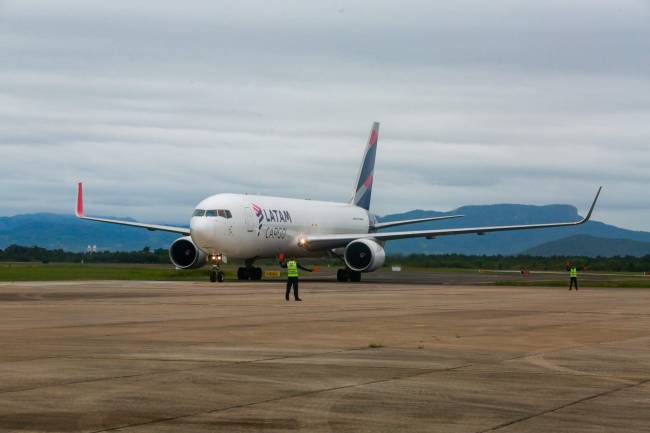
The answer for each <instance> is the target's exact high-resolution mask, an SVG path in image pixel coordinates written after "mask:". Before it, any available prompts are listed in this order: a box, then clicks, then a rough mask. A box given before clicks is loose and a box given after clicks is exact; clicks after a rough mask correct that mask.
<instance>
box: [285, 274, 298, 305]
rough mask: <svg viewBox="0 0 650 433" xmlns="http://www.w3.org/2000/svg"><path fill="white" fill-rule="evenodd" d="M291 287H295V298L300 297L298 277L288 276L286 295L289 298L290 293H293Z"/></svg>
mask: <svg viewBox="0 0 650 433" xmlns="http://www.w3.org/2000/svg"><path fill="white" fill-rule="evenodd" d="M291 287H293V297H294V299H299V298H300V296H298V277H289V278H287V293H286V294H285V295H284V297H285V298H286V299H287V301H288V300H289V295H290V294H291Z"/></svg>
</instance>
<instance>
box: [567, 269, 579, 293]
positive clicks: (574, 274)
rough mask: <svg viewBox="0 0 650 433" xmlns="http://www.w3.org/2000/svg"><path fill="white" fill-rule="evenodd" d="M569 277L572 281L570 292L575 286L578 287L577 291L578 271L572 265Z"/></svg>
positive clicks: (570, 282) (570, 281)
mask: <svg viewBox="0 0 650 433" xmlns="http://www.w3.org/2000/svg"><path fill="white" fill-rule="evenodd" d="M569 276H570V277H571V279H570V280H569V290H571V289H572V288H573V286H574V285H575V286H576V290H578V269H576V267H575V266H574V265H571V269H569Z"/></svg>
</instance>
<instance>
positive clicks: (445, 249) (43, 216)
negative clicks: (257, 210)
mask: <svg viewBox="0 0 650 433" xmlns="http://www.w3.org/2000/svg"><path fill="white" fill-rule="evenodd" d="M455 214H462V215H464V217H463V218H460V219H457V220H449V221H439V222H428V223H421V224H415V225H412V226H409V227H408V230H425V229H442V228H452V227H476V226H493V225H510V224H532V223H551V222H560V221H571V220H578V219H579V218H580V216H579V215H578V211H577V209H576V208H575V207H573V206H569V205H548V206H531V205H519V204H497V205H482V206H463V207H460V208H458V209H454V210H453V211H449V212H438V211H426V210H413V211H409V212H404V213H399V214H392V215H386V216H383V217H381V218H380V220H381V221H382V222H386V221H395V220H400V219H414V218H424V217H429V216H444V215H455ZM122 219H124V218H122ZM403 229H404V227H398V228H394V229H391V230H395V231H396V230H403ZM177 237H178V235H175V234H171V233H163V232H150V231H147V230H142V229H137V228H131V227H124V226H116V225H112V224H102V223H97V222H89V221H81V220H79V219H77V218H75V217H74V216H72V215H60V214H51V213H38V214H26V215H16V216H12V217H0V248H4V247H6V246H8V245H11V244H19V245H25V246H32V245H37V246H41V247H45V248H49V249H55V248H62V249H64V250H68V251H83V250H85V249H86V248H87V246H88V245H97V248H98V249H99V250H112V251H118V250H119V251H131V250H140V249H142V248H143V247H144V246H149V247H151V248H167V247H168V246H169V244H170V243H171V242H172V241H173V240H174V239H176V238H177ZM625 241H629V242H625ZM645 243H648V244H649V245H650V232H643V231H633V230H627V229H623V228H619V227H616V226H613V225H609V224H605V223H602V222H598V221H589V222H588V223H586V224H584V225H581V226H578V227H567V228H564V227H563V228H555V229H544V230H530V231H514V232H500V233H488V234H486V235H485V236H477V235H460V236H440V237H437V238H435V239H432V240H427V239H417V238H416V239H403V240H398V241H392V242H388V243H387V244H386V251H387V253H388V254H395V253H402V254H410V253H426V254H441V253H459V254H478V255H495V254H503V255H510V254H519V253H524V252H525V253H527V254H537V255H562V254H567V255H575V254H577V253H576V252H580V255H591V256H595V255H602V256H613V255H635V256H638V255H644V254H647V251H648V250H647V248H646V245H644V244H645ZM574 251H575V252H574Z"/></svg>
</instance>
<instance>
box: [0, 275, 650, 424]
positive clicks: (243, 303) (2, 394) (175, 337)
mask: <svg viewBox="0 0 650 433" xmlns="http://www.w3.org/2000/svg"><path fill="white" fill-rule="evenodd" d="M302 295H303V299H304V302H302V303H296V302H289V303H287V302H285V301H284V299H283V287H282V286H281V285H280V284H277V283H257V284H253V283H225V284H222V285H217V284H209V283H207V282H206V283H177V282H174V283H165V282H93V283H20V284H0V347H1V348H2V349H1V351H0V431H1V432H17V431H19V432H23V431H43V432H77V431H84V432H100V431H123V432H151V431H156V432H208V431H210V432H215V431H217V432H221V431H223V432H260V431H269V432H285V431H286V432H288V431H291V432H294V431H305V432H406V431H408V432H437V431H439V432H488V431H496V432H551V431H554V432H589V433H594V432H608V433H611V432H648V431H649V430H650V427H649V426H650V410H649V408H650V308H649V307H650V290H647V289H646V290H644V289H583V290H580V291H579V292H578V293H575V292H569V291H567V290H565V289H558V288H523V287H480V286H448V285H440V284H439V285H433V284H418V285H405V284H401V285H400V284H396V283H394V284H379V283H376V282H369V283H363V284H358V285H356V284H337V283H332V282H322V281H311V282H307V281H305V282H304V284H303V287H302Z"/></svg>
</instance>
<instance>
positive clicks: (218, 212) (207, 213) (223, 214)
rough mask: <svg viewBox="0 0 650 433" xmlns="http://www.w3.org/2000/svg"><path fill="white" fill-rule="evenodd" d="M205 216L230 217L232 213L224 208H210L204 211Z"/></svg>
mask: <svg viewBox="0 0 650 433" xmlns="http://www.w3.org/2000/svg"><path fill="white" fill-rule="evenodd" d="M205 216H207V217H221V218H232V214H231V213H230V211H229V210H226V209H210V210H208V211H205Z"/></svg>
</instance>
